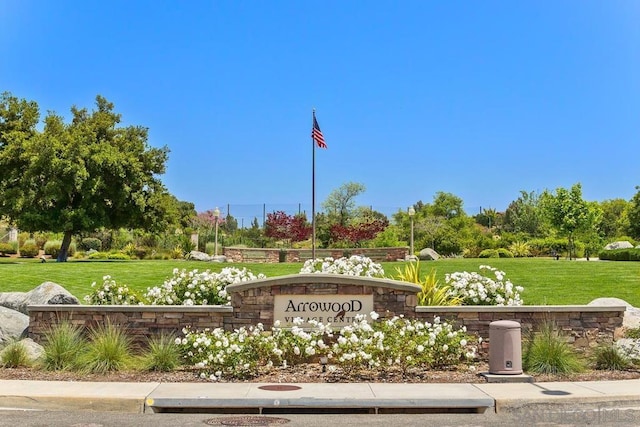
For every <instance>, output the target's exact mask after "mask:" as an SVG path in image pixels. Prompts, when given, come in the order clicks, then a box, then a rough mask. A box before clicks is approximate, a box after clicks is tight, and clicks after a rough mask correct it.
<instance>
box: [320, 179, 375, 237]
mask: <svg viewBox="0 0 640 427" xmlns="http://www.w3.org/2000/svg"><path fill="white" fill-rule="evenodd" d="M365 189H366V188H365V186H364V184H360V183H357V182H347V183H346V184H342V185H341V186H340V187H339V188H337V189H335V190H333V191H332V192H331V193H329V196H328V197H327V199H326V200H325V201H324V202H323V203H322V208H323V209H324V210H325V212H326V213H327V215H328V216H329V217H330V218H332V219H333V218H336V221H337V222H338V224H340V225H342V226H346V225H347V223H348V222H349V219H350V218H351V216H352V215H353V213H354V210H355V208H356V200H355V199H356V197H357V196H359V195H360V194H362V193H364V191H365ZM332 222H333V221H332Z"/></svg>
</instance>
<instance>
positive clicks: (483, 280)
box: [445, 265, 524, 305]
mask: <svg viewBox="0 0 640 427" xmlns="http://www.w3.org/2000/svg"><path fill="white" fill-rule="evenodd" d="M480 270H481V271H483V270H486V271H488V272H490V273H492V275H493V276H494V277H493V278H492V277H489V276H488V275H484V274H483V272H481V273H477V272H472V273H469V272H466V271H463V272H455V273H451V274H446V275H445V283H446V284H447V285H449V286H450V291H449V294H450V295H451V296H455V297H459V298H461V299H462V301H463V302H462V303H463V304H464V305H522V304H523V301H522V299H521V298H520V292H522V291H523V290H524V289H523V288H522V287H521V286H514V285H513V283H511V281H510V280H506V279H505V273H504V272H503V271H499V270H498V269H496V268H493V267H490V266H488V265H481V266H480ZM487 274H488V273H487Z"/></svg>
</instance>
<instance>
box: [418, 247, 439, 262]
mask: <svg viewBox="0 0 640 427" xmlns="http://www.w3.org/2000/svg"><path fill="white" fill-rule="evenodd" d="M418 258H419V259H420V260H421V261H435V260H437V259H439V258H440V255H438V252H436V251H434V250H433V249H431V248H424V249H422V250H421V251H420V253H419V254H418Z"/></svg>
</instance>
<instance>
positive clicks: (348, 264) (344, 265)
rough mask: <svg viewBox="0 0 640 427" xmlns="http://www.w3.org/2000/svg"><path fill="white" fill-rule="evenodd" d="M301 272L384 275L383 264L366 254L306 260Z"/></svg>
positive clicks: (363, 275)
mask: <svg viewBox="0 0 640 427" xmlns="http://www.w3.org/2000/svg"><path fill="white" fill-rule="evenodd" d="M300 273H326V274H344V275H347V276H362V277H384V269H383V268H382V265H380V264H378V263H375V262H373V261H372V260H371V258H368V257H366V256H362V255H352V256H350V257H349V258H347V257H342V258H338V259H333V258H331V257H327V258H316V259H309V260H307V261H305V263H304V265H303V266H302V268H301V269H300Z"/></svg>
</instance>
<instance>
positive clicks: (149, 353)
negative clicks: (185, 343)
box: [140, 334, 182, 372]
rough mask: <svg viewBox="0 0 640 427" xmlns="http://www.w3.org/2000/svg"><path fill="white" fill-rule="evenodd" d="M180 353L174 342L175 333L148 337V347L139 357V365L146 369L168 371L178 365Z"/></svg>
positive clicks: (180, 358)
mask: <svg viewBox="0 0 640 427" xmlns="http://www.w3.org/2000/svg"><path fill="white" fill-rule="evenodd" d="M181 361H182V354H181V353H180V347H179V346H178V344H176V342H175V335H173V334H160V335H156V336H153V337H151V338H150V339H149V342H148V348H147V349H146V351H145V352H144V354H143V355H142V357H141V358H140V362H141V367H142V369H144V370H147V371H162V372H169V371H172V370H174V369H176V368H177V367H179V366H180V364H181Z"/></svg>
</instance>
